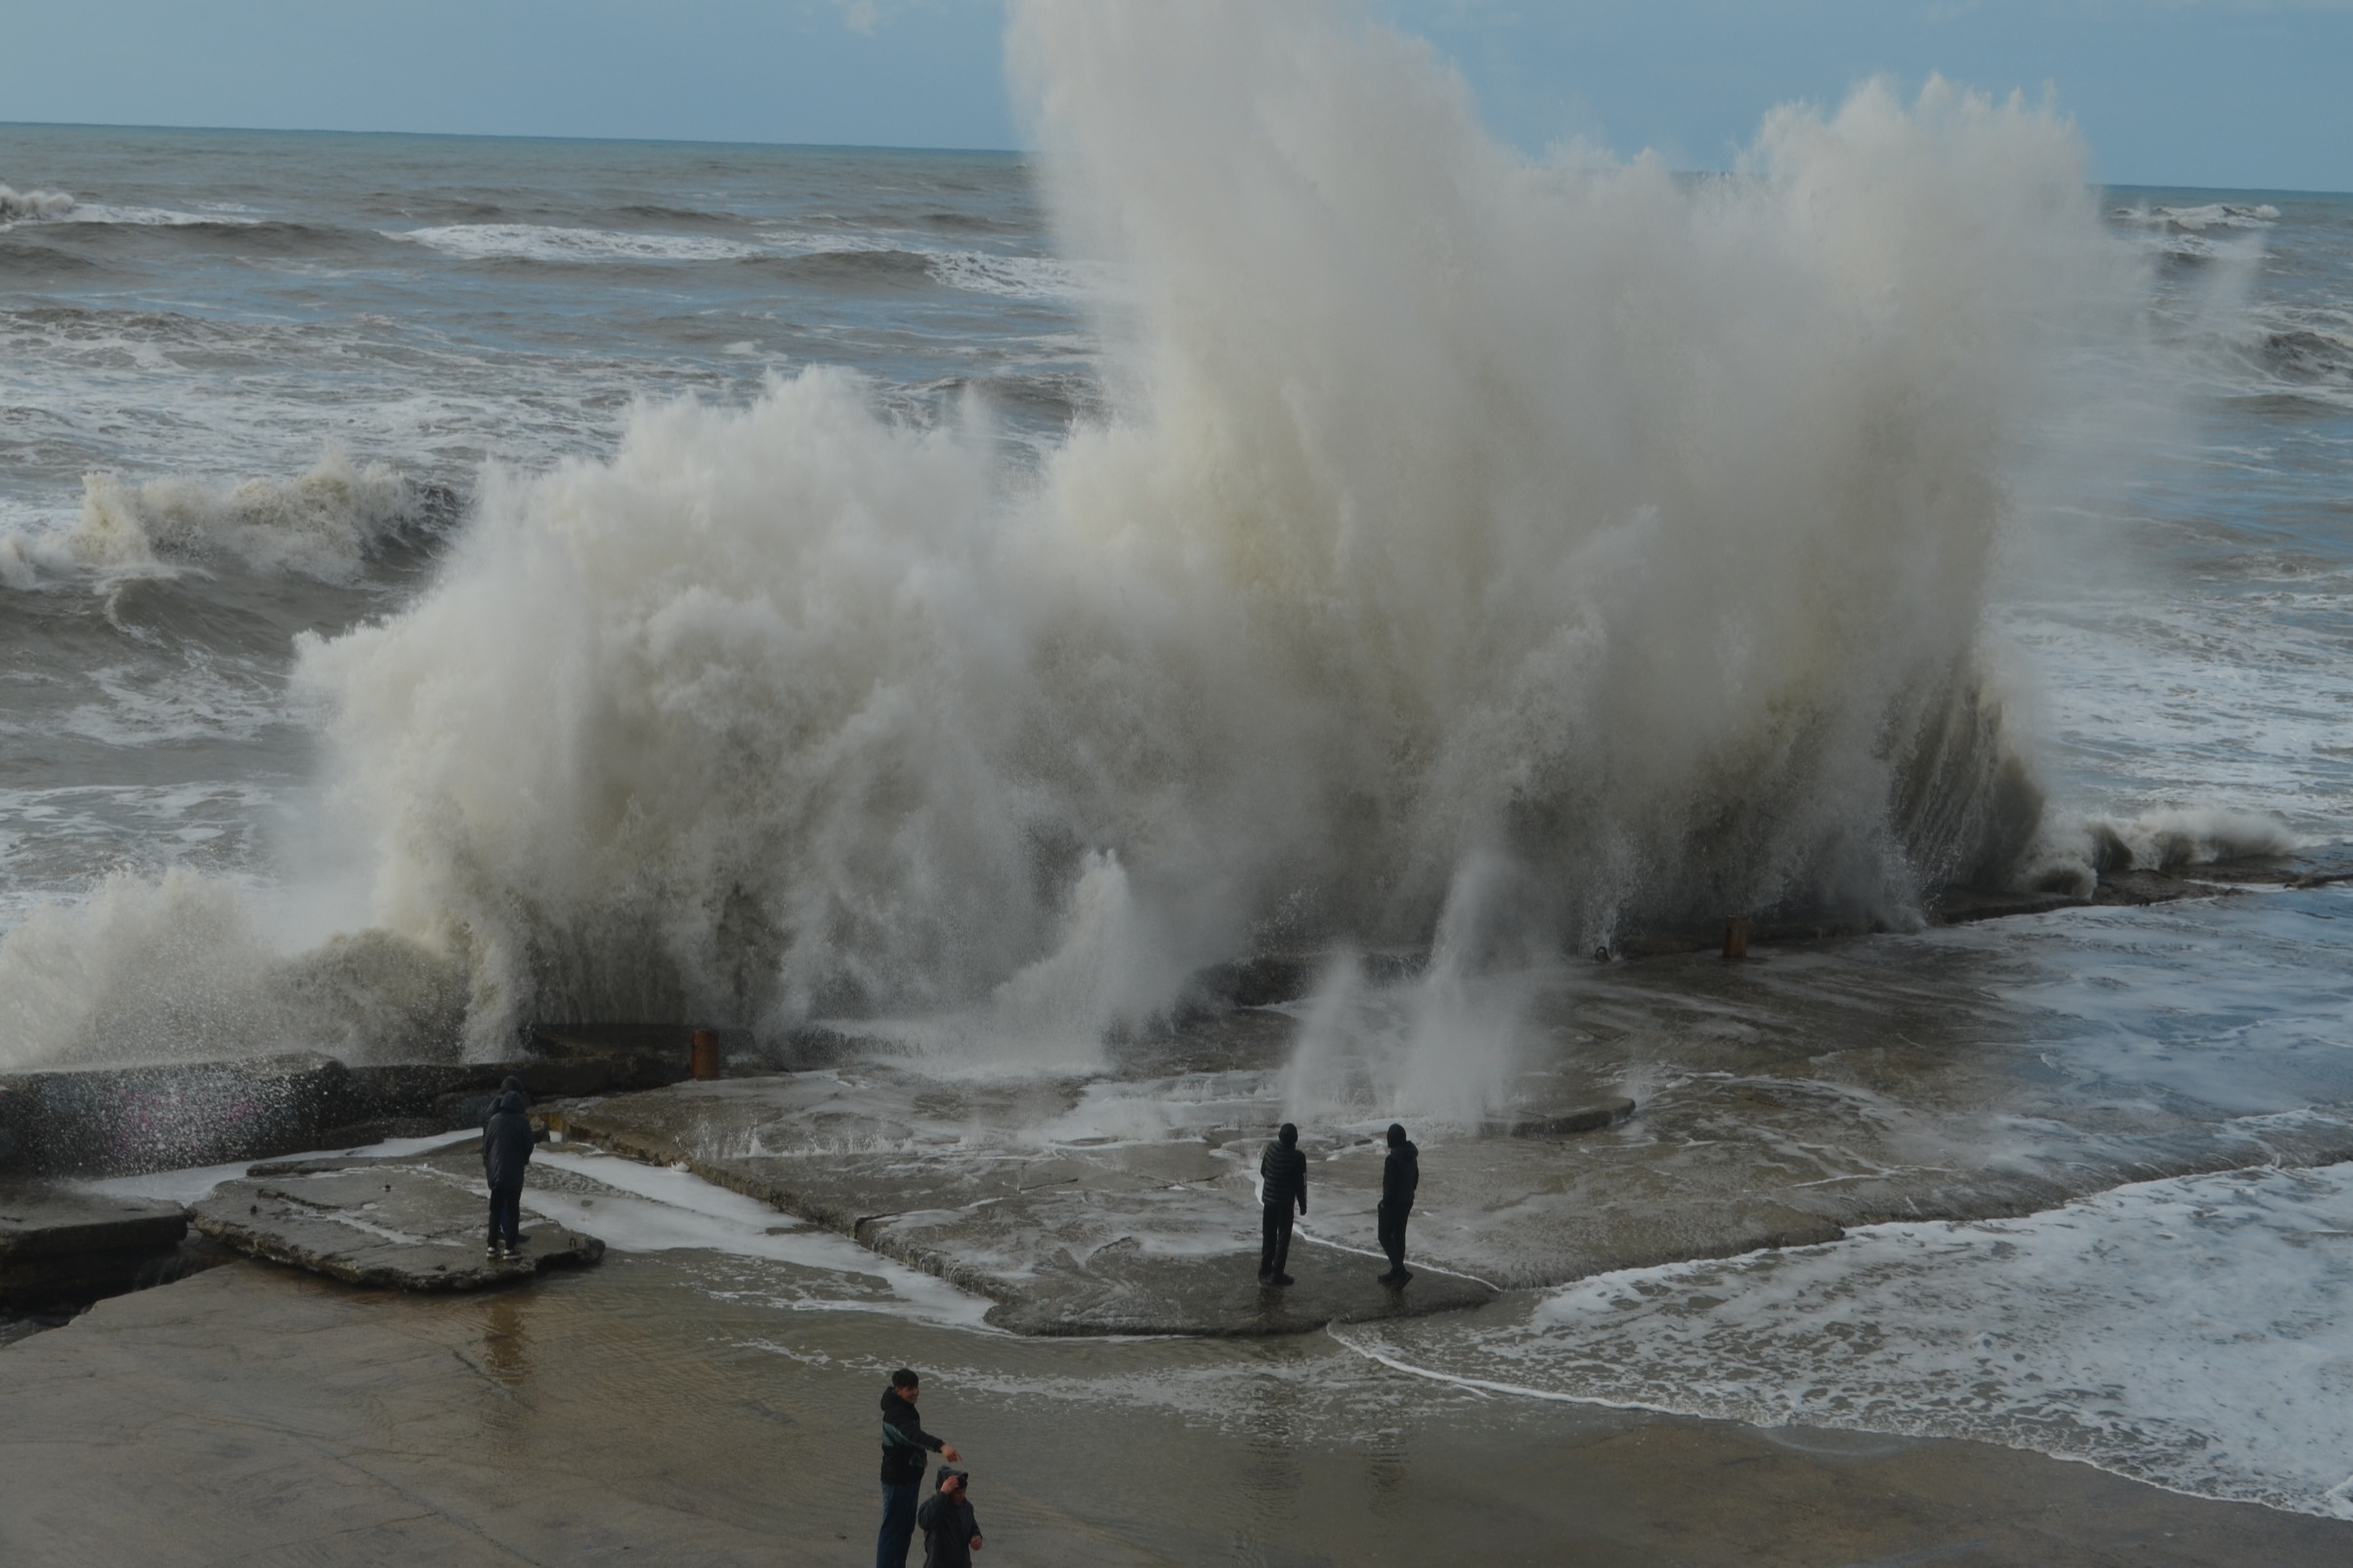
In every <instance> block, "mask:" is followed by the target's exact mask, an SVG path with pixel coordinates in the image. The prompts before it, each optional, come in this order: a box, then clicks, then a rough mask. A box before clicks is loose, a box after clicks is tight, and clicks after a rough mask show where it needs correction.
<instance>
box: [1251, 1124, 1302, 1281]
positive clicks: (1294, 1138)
mask: <svg viewBox="0 0 2353 1568" xmlns="http://www.w3.org/2000/svg"><path fill="white" fill-rule="evenodd" d="M1259 1204H1260V1210H1259V1234H1260V1237H1261V1241H1260V1245H1259V1283H1260V1284H1262V1285H1296V1284H1298V1283H1299V1282H1298V1281H1297V1280H1294V1279H1293V1278H1292V1277H1291V1276H1290V1275H1288V1274H1286V1273H1284V1272H1283V1265H1284V1264H1285V1263H1287V1262H1289V1261H1290V1259H1291V1222H1292V1215H1291V1208H1292V1206H1293V1205H1294V1204H1296V1205H1298V1206H1299V1211H1300V1212H1301V1213H1303V1214H1304V1213H1305V1212H1306V1211H1307V1157H1306V1156H1305V1155H1304V1154H1302V1153H1300V1152H1299V1128H1297V1127H1295V1126H1293V1125H1292V1124H1291V1123H1288V1122H1286V1123H1283V1130H1282V1132H1281V1134H1280V1136H1279V1137H1278V1138H1277V1139H1276V1141H1274V1142H1273V1143H1270V1144H1268V1145H1266V1154H1265V1157H1264V1158H1262V1160H1260V1161H1259Z"/></svg>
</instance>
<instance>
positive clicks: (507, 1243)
mask: <svg viewBox="0 0 2353 1568" xmlns="http://www.w3.org/2000/svg"><path fill="white" fill-rule="evenodd" d="M531 1145H532V1137H531V1113H530V1112H528V1111H527V1110H525V1109H524V1105H523V1085H522V1084H520V1083H518V1082H517V1081H515V1080H513V1079H511V1078H510V1079H508V1080H507V1081H506V1086H505V1087H504V1088H503V1089H501V1090H500V1091H499V1093H498V1099H497V1101H496V1102H495V1103H494V1104H493V1105H492V1109H491V1115H490V1119H489V1120H488V1121H486V1122H484V1123H483V1124H482V1174H483V1176H484V1178H485V1179H486V1180H488V1181H489V1182H490V1186H491V1245H490V1247H489V1248H488V1249H487V1250H486V1254H485V1255H487V1256H489V1257H491V1258H493V1259H495V1258H501V1257H512V1256H514V1255H515V1254H516V1253H518V1252H520V1251H521V1250H522V1249H523V1168H524V1166H526V1165H530V1164H531Z"/></svg>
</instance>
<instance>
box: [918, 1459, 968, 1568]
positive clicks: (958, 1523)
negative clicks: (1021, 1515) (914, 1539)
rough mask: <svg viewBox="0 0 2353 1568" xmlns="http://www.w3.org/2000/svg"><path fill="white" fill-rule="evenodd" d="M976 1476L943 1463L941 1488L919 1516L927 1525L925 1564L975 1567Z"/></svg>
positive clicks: (926, 1566)
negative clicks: (973, 1490)
mask: <svg viewBox="0 0 2353 1568" xmlns="http://www.w3.org/2000/svg"><path fill="white" fill-rule="evenodd" d="M971 1482H972V1478H971V1477H970V1476H968V1475H966V1474H965V1473H964V1472H963V1471H962V1470H952V1469H950V1468H949V1467H948V1466H947V1465H945V1464H943V1465H941V1466H940V1475H939V1490H938V1491H936V1492H934V1493H932V1494H931V1496H930V1497H929V1498H927V1499H925V1500H924V1503H923V1507H922V1511H921V1512H920V1513H918V1514H917V1515H916V1516H915V1520H916V1523H917V1524H919V1525H920V1526H922V1529H923V1568H972V1553H974V1552H976V1551H978V1550H979V1549H980V1521H979V1520H978V1519H976V1518H974V1517H973V1515H972V1503H971Z"/></svg>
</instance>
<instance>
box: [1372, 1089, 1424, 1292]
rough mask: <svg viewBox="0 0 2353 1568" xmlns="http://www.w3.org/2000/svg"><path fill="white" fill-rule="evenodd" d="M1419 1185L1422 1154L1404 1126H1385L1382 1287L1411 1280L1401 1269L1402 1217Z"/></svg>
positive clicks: (1382, 1170)
mask: <svg viewBox="0 0 2353 1568" xmlns="http://www.w3.org/2000/svg"><path fill="white" fill-rule="evenodd" d="M1421 1185H1422V1151H1421V1150H1420V1149H1418V1148H1416V1147H1414V1145H1413V1142H1412V1141H1411V1140H1410V1139H1408V1138H1407V1137H1406V1136H1405V1123H1402V1122H1391V1123H1390V1124H1389V1158H1388V1159H1387V1160H1386V1161H1384V1162H1382V1165H1381V1210H1380V1229H1381V1250H1383V1251H1384V1252H1387V1253H1388V1254H1389V1272H1388V1273H1387V1274H1384V1275H1382V1276H1381V1283H1382V1284H1384V1285H1403V1284H1404V1283H1405V1282H1406V1281H1407V1280H1410V1279H1412V1278H1413V1270H1411V1269H1409V1268H1407V1267H1406V1266H1405V1216H1406V1215H1408V1214H1410V1213H1412V1212H1413V1195H1414V1191H1415V1189H1416V1188H1418V1187H1420V1186H1421Z"/></svg>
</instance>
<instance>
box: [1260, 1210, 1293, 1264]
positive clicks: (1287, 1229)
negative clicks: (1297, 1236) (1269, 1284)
mask: <svg viewBox="0 0 2353 1568" xmlns="http://www.w3.org/2000/svg"><path fill="white" fill-rule="evenodd" d="M1259 1213H1260V1218H1261V1228H1260V1232H1259V1234H1260V1238H1261V1239H1260V1243H1259V1278H1260V1279H1262V1280H1263V1279H1269V1278H1271V1277H1273V1276H1274V1275H1277V1274H1280V1273H1282V1272H1283V1265H1284V1264H1285V1263H1286V1262H1288V1261H1289V1260H1290V1257H1291V1206H1290V1205H1289V1204H1266V1205H1264V1206H1262V1208H1260V1210H1259Z"/></svg>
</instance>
